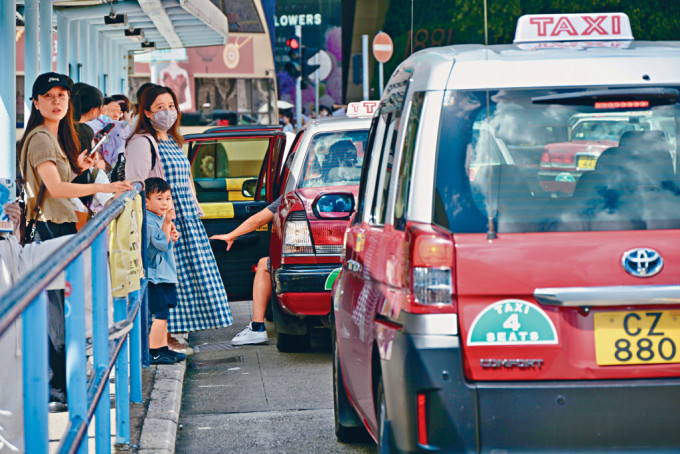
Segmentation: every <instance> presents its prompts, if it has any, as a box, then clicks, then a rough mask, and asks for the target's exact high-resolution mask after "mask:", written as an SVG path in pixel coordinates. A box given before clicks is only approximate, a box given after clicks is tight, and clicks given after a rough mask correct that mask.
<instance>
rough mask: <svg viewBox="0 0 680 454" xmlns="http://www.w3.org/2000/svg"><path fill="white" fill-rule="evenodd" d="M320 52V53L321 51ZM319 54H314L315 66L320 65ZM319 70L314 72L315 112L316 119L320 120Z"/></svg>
mask: <svg viewBox="0 0 680 454" xmlns="http://www.w3.org/2000/svg"><path fill="white" fill-rule="evenodd" d="M319 52H320V51H319ZM319 52H317V53H316V54H314V64H315V65H317V66H318V65H319ZM319 69H321V68H320V67H319V68H317V69H316V71H314V112H316V118H319Z"/></svg>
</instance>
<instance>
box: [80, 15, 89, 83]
mask: <svg viewBox="0 0 680 454" xmlns="http://www.w3.org/2000/svg"><path fill="white" fill-rule="evenodd" d="M90 38H91V36H90V24H88V23H87V21H86V20H84V21H81V22H80V49H79V55H78V63H79V64H81V65H83V66H81V68H82V69H81V71H80V72H81V74H80V78H79V79H78V80H79V81H80V82H84V83H87V84H89V83H90V72H91V71H92V68H91V67H90ZM76 71H78V68H76Z"/></svg>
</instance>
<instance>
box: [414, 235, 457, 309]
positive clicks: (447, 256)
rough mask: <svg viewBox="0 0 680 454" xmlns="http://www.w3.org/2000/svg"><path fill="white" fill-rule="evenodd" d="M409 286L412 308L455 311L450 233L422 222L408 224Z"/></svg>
mask: <svg viewBox="0 0 680 454" xmlns="http://www.w3.org/2000/svg"><path fill="white" fill-rule="evenodd" d="M408 236H409V245H410V247H409V261H408V262H409V268H410V290H411V292H412V300H413V303H414V304H413V305H412V307H411V308H410V309H411V311H414V312H431V311H432V310H433V309H434V310H438V309H441V310H442V311H443V312H451V311H455V301H454V294H455V287H454V283H453V282H454V277H455V276H454V256H453V239H452V238H451V235H450V234H448V233H445V232H442V231H439V230H435V229H434V228H432V227H431V226H429V225H425V224H411V225H410V226H409V228H408Z"/></svg>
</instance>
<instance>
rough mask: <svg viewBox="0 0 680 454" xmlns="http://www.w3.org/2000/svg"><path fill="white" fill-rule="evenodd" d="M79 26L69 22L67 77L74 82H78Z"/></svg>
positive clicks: (76, 22)
mask: <svg viewBox="0 0 680 454" xmlns="http://www.w3.org/2000/svg"><path fill="white" fill-rule="evenodd" d="M79 25H80V24H78V21H69V27H68V28H69V38H68V44H69V51H68V63H69V77H70V78H71V79H73V81H74V82H80V79H78V62H79V61H80V26H79Z"/></svg>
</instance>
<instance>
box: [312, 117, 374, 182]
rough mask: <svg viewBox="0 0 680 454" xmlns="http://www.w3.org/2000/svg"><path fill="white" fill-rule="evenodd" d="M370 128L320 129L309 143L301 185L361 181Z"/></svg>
mask: <svg viewBox="0 0 680 454" xmlns="http://www.w3.org/2000/svg"><path fill="white" fill-rule="evenodd" d="M367 137H368V131H367V130H360V131H341V132H328V133H318V134H316V135H315V136H314V137H312V140H311V141H310V143H309V146H308V147H307V150H308V151H307V156H306V157H305V161H304V164H303V166H302V175H301V177H300V184H299V187H301V188H319V187H324V186H351V185H358V184H359V179H360V177H361V164H362V163H363V162H364V147H365V145H366V138H367Z"/></svg>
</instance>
